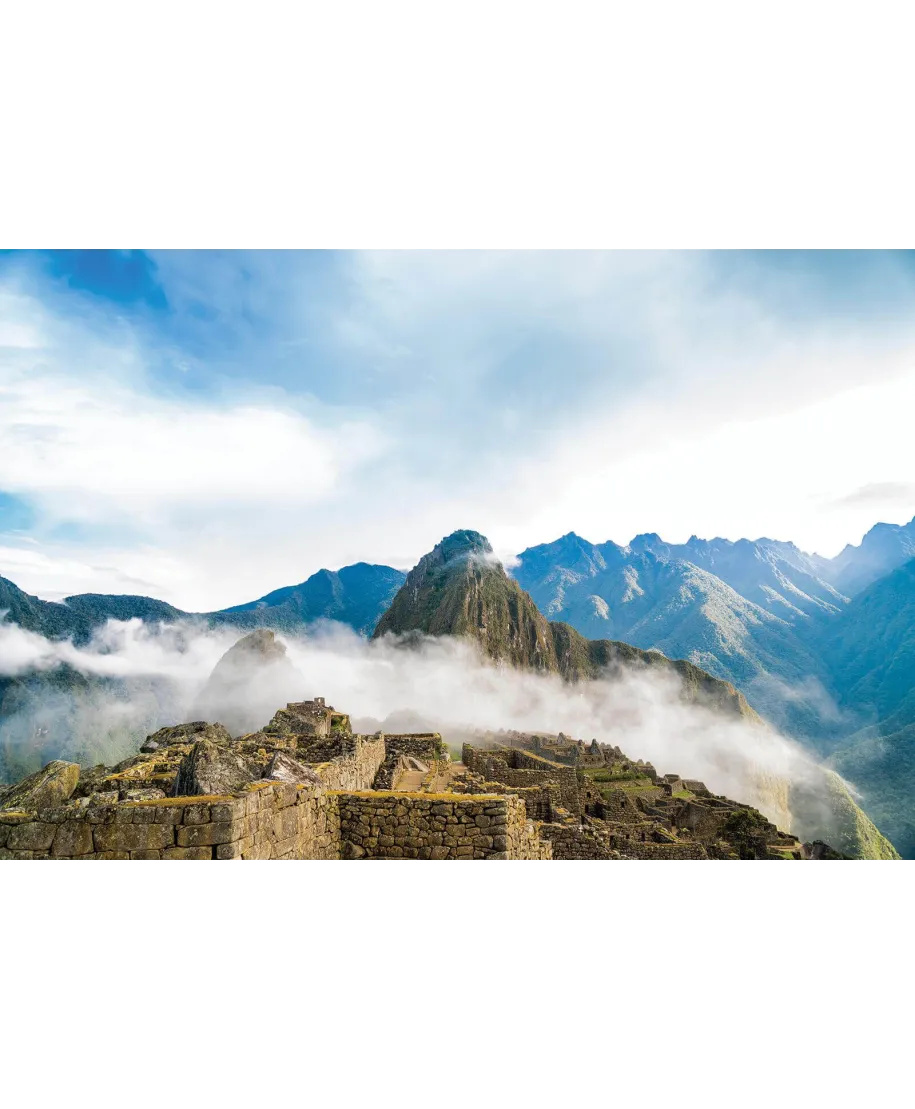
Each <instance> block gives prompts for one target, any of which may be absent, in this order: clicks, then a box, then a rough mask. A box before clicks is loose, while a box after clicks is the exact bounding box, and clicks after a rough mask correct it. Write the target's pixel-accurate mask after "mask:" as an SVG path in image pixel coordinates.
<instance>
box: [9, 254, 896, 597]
mask: <svg viewBox="0 0 915 1109" xmlns="http://www.w3.org/2000/svg"><path fill="white" fill-rule="evenodd" d="M913 306H915V261H913V256H912V255H911V254H906V253H879V252H876V253H867V254H860V253H853V252H827V253H805V252H782V253H776V252H720V253H713V254H701V253H674V254H665V253H658V252H645V253H627V252H616V253H614V252H609V253H607V252H592V253H575V252H572V253H561V252H544V253H538V252H511V253H499V252H445V253H436V252H392V253H376V252H372V253H358V252H347V253H333V252H202V253H195V252H148V253H144V252H138V251H133V252H107V251H65V252H56V253H55V252H35V253H15V252H6V253H3V254H0V433H2V436H3V440H4V449H3V451H2V452H0V573H2V574H3V575H4V576H7V577H9V578H11V579H12V580H14V581H16V582H17V584H19V585H21V586H22V587H23V588H26V589H28V590H29V591H31V592H36V593H39V594H40V595H42V596H59V595H63V594H66V593H71V592H77V591H91V590H94V591H113V592H144V593H151V594H153V595H156V596H160V597H163V598H164V599H166V600H170V601H173V602H174V603H176V604H179V605H181V606H182V607H186V608H191V609H206V608H210V607H221V606H223V605H229V604H232V603H239V602H241V601H243V600H247V599H250V598H251V597H254V596H258V595H260V594H263V593H265V592H267V591H268V590H270V589H272V588H275V587H277V586H280V585H284V584H289V583H291V582H295V581H300V580H302V579H303V578H305V577H306V576H308V574H310V573H312V572H313V571H314V570H316V569H318V568H319V567H320V566H331V567H335V566H340V565H344V564H346V563H348V562H353V561H357V560H360V559H362V560H366V561H375V562H387V563H392V564H395V565H403V566H408V565H410V564H412V563H413V562H414V561H415V560H416V558H417V557H419V555H421V554H422V553H423V552H424V551H426V550H427V549H429V547H431V546H432V544H433V543H435V542H436V541H437V540H438V539H439V538H440V537H441V536H442V535H443V534H445V533H447V532H449V531H451V530H453V529H454V528H457V527H473V528H477V529H478V530H481V531H484V532H485V533H486V534H488V535H489V537H490V538H491V540H492V541H493V544H494V545H495V547H496V549H497V551H499V552H500V553H501V554H503V555H504V556H506V557H507V556H509V555H511V554H512V553H515V552H517V551H519V550H521V549H522V548H523V547H525V546H527V545H530V544H534V543H538V542H544V541H547V540H550V539H553V538H556V537H557V536H558V535H561V534H563V533H565V532H567V531H569V530H575V531H577V532H579V533H580V534H583V535H585V536H587V537H588V538H590V539H592V540H594V541H603V540H605V539H611V538H612V539H615V540H616V541H618V542H625V541H627V540H628V539H629V538H631V537H632V536H633V535H634V534H636V533H638V532H643V531H656V532H659V533H660V534H662V535H663V536H664V537H665V538H667V539H669V540H670V541H682V540H685V539H686V538H688V536H689V535H690V534H692V533H697V534H699V535H703V536H711V535H724V536H726V537H729V538H732V539H737V538H740V537H741V536H744V535H748V536H750V537H752V538H755V537H757V536H759V535H764V534H765V535H770V536H773V537H776V538H783V539H794V540H795V541H796V542H798V543H799V544H800V545H801V546H803V547H805V548H806V549H818V550H820V552H821V553H824V554H834V553H836V552H837V551H838V550H839V549H840V548H841V547H842V546H843V545H844V544H845V543H846V542H849V541H851V542H857V541H858V540H859V539H860V536H861V534H862V533H863V531H864V530H866V528H867V527H869V526H870V525H871V524H872V523H873V522H875V521H876V520H878V519H889V520H892V521H901V520H907V519H909V518H911V517H912V515H913V514H915V463H913V462H911V461H909V457H908V456H909V453H910V452H909V451H908V449H907V442H908V433H907V421H906V420H905V411H906V407H907V406H909V405H911V402H912V401H913V400H915V382H913V376H912V375H913V371H915V312H913ZM909 410H911V409H909Z"/></svg>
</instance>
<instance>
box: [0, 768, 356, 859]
mask: <svg viewBox="0 0 915 1109" xmlns="http://www.w3.org/2000/svg"><path fill="white" fill-rule="evenodd" d="M339 850H340V820H339V816H338V811H337V804H336V801H335V800H333V798H332V795H329V794H325V793H323V792H322V791H320V790H315V789H313V788H310V787H307V786H297V785H292V784H290V783H287V782H255V783H253V784H252V785H251V786H249V787H248V788H247V789H246V790H245V791H243V792H242V793H240V794H236V795H234V796H223V797H216V796H214V797H173V798H164V799H159V800H156V801H122V802H120V803H118V804H114V805H100V806H94V807H89V808H85V809H74V808H72V807H66V808H59V809H46V810H43V811H41V812H39V813H15V812H4V813H0V858H7V859H333V858H338V857H339Z"/></svg>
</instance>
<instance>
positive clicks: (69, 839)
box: [51, 820, 93, 856]
mask: <svg viewBox="0 0 915 1109" xmlns="http://www.w3.org/2000/svg"><path fill="white" fill-rule="evenodd" d="M92 850H93V843H92V825H91V824H87V823H86V822H85V821H84V820H72V821H69V822H68V823H66V824H58V826H57V834H56V835H55V837H54V843H53V845H52V847H51V854H52V855H58V856H61V855H66V856H73V855H88V854H91V852H92Z"/></svg>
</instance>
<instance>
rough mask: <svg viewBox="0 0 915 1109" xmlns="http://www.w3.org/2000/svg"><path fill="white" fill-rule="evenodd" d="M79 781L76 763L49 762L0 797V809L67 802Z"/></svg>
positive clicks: (53, 805)
mask: <svg viewBox="0 0 915 1109" xmlns="http://www.w3.org/2000/svg"><path fill="white" fill-rule="evenodd" d="M78 782H79V763H75V762H61V761H60V760H59V759H58V760H55V761H54V762H49V763H48V765H47V766H46V767H44V768H43V769H42V770H39V771H37V772H36V773H35V774H31V775H30V776H29V777H28V778H25V779H24V780H23V781H21V782H20V783H19V784H18V785H16V786H13V788H12V789H10V790H8V791H7V792H6V793H5V794H3V796H2V797H0V808H3V809H7V810H14V809H22V810H33V809H45V808H54V807H55V806H57V805H62V804H63V803H64V802H65V801H69V799H70V797H71V796H72V794H73V791H74V790H75V789H76V786H77V784H78Z"/></svg>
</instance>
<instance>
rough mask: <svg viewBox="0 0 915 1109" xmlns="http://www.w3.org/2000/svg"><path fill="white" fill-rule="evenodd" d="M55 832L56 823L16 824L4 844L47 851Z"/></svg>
mask: <svg viewBox="0 0 915 1109" xmlns="http://www.w3.org/2000/svg"><path fill="white" fill-rule="evenodd" d="M65 765H69V764H65ZM56 832H57V825H56V824H42V823H39V822H38V821H35V822H33V823H31V824H17V825H15V826H14V827H12V828H10V834H9V837H8V839H7V841H6V844H7V847H8V848H9V849H10V850H11V851H38V852H43V851H47V850H48V848H50V846H51V844H52V843H53V842H54V836H55V834H56Z"/></svg>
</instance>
